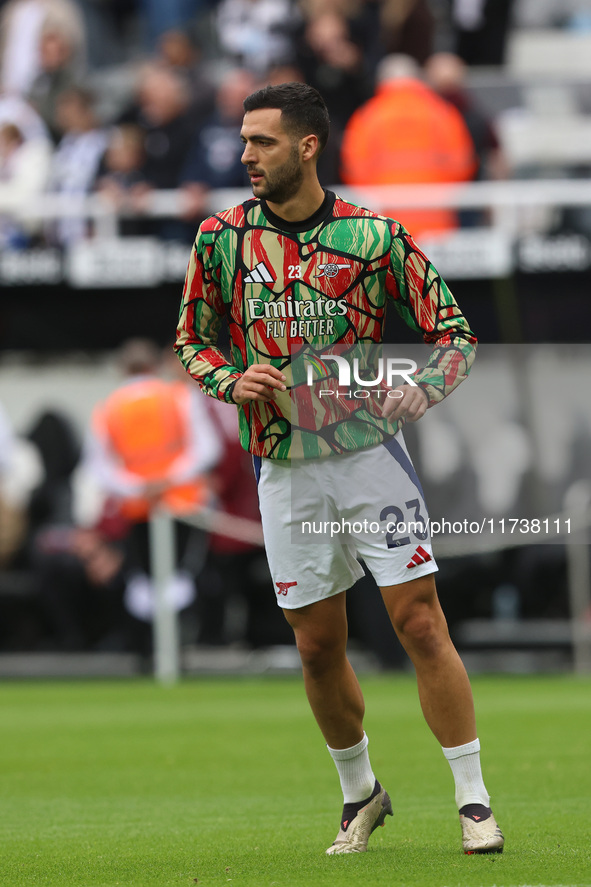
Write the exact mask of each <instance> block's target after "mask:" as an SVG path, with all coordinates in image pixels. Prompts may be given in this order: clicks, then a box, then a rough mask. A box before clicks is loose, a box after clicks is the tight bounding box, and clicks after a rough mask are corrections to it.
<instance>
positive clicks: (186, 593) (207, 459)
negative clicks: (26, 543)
mask: <svg viewBox="0 0 591 887" xmlns="http://www.w3.org/2000/svg"><path fill="white" fill-rule="evenodd" d="M119 365H120V367H121V370H122V372H123V375H124V376H125V380H124V382H123V384H122V385H121V386H120V387H119V388H117V389H116V390H115V391H114V392H113V393H112V394H110V395H109V396H108V397H107V398H106V400H104V401H103V402H102V403H100V404H98V405H97V406H96V407H95V409H94V411H93V414H92V418H91V423H90V430H89V434H88V436H87V441H86V446H85V467H86V469H87V471H88V472H89V474H90V475H91V476H93V477H94V480H95V482H96V483H97V484H98V486H99V487H100V489H101V491H102V492H103V493H104V494H105V495H106V496H108V497H110V498H111V499H112V500H113V501H114V502H115V503H116V504H117V506H118V508H119V510H120V512H121V514H122V516H123V517H124V518H125V519H126V520H128V521H129V522H130V524H131V527H132V529H131V532H130V534H129V537H128V545H127V574H128V582H127V588H126V594H125V604H126V607H127V609H128V610H129V612H130V613H131V614H132V615H133V616H135V617H136V618H138V619H141V620H144V621H150V620H151V617H152V613H153V594H152V587H151V582H150V580H149V578H148V576H149V572H150V556H149V545H148V531H147V527H148V520H149V517H150V512H151V510H152V509H153V508H155V507H158V506H162V507H164V508H166V509H167V510H168V511H170V512H171V514H173V515H175V516H177V517H179V518H182V517H183V516H187V515H190V514H193V513H195V512H196V511H198V510H199V509H200V508H202V507H204V506H205V505H206V504H208V503H209V502H210V498H211V491H210V486H209V482H208V479H207V473H208V472H209V471H210V469H212V468H213V467H214V465H215V464H216V462H217V461H218V459H219V457H220V455H221V451H222V448H221V444H220V442H219V435H218V433H217V431H216V429H215V426H214V425H213V423H212V420H211V419H210V417H209V414H208V412H207V410H206V408H205V406H204V404H203V395H202V394H201V393H200V392H199V391H197V390H196V388H195V387H194V386H189V385H187V384H186V383H185V382H179V381H167V380H165V379H162V378H159V376H158V370H159V366H160V351H159V349H158V348H157V347H156V345H154V344H153V343H152V342H150V341H147V340H143V339H133V340H130V341H128V342H126V343H125V344H124V345H123V346H122V348H121V350H120V352H119ZM175 527H176V537H177V563H178V568H177V573H176V574H175V576H174V577H173V580H172V586H171V590H170V593H171V597H172V600H173V601H174V603H175V606H176V608H177V609H179V610H181V609H184V608H185V607H187V606H189V605H190V604H191V603H192V602H193V600H194V597H195V585H194V574H195V572H196V566H197V565H198V561H199V560H200V557H199V556H196V551H195V549H196V548H204V544H203V540H202V539H201V540H199V542H198V543H197V544H196V545H191V544H190V539H191V536H192V535H193V537H194V536H195V533H194V532H193V531H191V529H190V528H189V527H188V526H187V525H186V524H185V523H183V522H182V521H181V520H179V521H176V522H175ZM193 541H194V542H195V539H194V538H193ZM191 549H193V550H191ZM203 557H204V552H203Z"/></svg>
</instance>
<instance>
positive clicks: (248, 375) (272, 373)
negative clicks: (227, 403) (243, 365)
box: [232, 363, 285, 403]
mask: <svg viewBox="0 0 591 887" xmlns="http://www.w3.org/2000/svg"><path fill="white" fill-rule="evenodd" d="M284 382H285V376H284V375H283V373H282V372H281V370H278V369H277V367H274V366H271V364H269V363H253V364H252V366H249V367H248V369H247V370H245V371H244V373H243V374H242V376H241V377H240V378H239V379H238V381H237V382H236V384H235V385H234V390H233V391H232V400H233V401H234V403H246V402H247V401H249V400H261V401H263V402H265V403H268V402H269V401H270V400H273V399H274V397H275V394H276V392H277V391H285V385H284V384H283V383H284Z"/></svg>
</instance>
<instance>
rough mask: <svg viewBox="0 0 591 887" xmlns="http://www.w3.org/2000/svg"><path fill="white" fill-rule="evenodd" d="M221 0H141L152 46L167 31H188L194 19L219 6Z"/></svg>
mask: <svg viewBox="0 0 591 887" xmlns="http://www.w3.org/2000/svg"><path fill="white" fill-rule="evenodd" d="M218 3H219V0H165V2H163V0H140V7H141V10H142V13H143V15H144V17H145V20H146V24H147V29H148V41H149V43H150V45H151V46H152V47H154V46H155V45H156V42H157V41H158V38H159V37H161V36H162V34H164V33H165V32H166V31H171V30H173V29H174V30H178V31H186V30H187V26H188V25H189V23H190V22H191V21H193V20H198V19H199V17H200V16H201V15H202V14H203V13H205V12H207V11H208V10H209V9H212V8H213V7H214V6H217V4H218Z"/></svg>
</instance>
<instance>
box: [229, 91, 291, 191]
mask: <svg viewBox="0 0 591 887" xmlns="http://www.w3.org/2000/svg"><path fill="white" fill-rule="evenodd" d="M240 138H241V139H242V142H243V144H244V153H243V154H242V163H244V165H245V166H246V170H247V172H248V175H249V177H250V183H251V185H252V191H253V194H254V196H255V197H264V198H265V200H268V201H269V202H270V203H277V204H282V203H286V202H287V201H288V200H290V199H291V198H292V197H294V196H295V195H296V194H297V192H298V191H299V189H300V187H301V184H302V181H303V178H304V174H303V169H302V161H301V158H300V151H299V143H298V142H297V141H296V140H295V139H294V138H293V136H290V135H288V133H286V132H285V130H284V129H283V127H282V126H281V111H280V110H279V108H261V109H259V110H257V111H248V112H247V113H246V114H245V115H244V122H243V124H242V130H241V132H240Z"/></svg>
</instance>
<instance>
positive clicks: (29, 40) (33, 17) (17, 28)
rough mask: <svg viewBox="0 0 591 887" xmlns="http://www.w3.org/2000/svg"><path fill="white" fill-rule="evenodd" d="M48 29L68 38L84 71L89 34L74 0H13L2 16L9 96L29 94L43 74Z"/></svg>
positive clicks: (0, 37) (1, 48) (0, 58)
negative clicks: (43, 38)
mask: <svg viewBox="0 0 591 887" xmlns="http://www.w3.org/2000/svg"><path fill="white" fill-rule="evenodd" d="M44 30H52V31H54V32H59V33H61V34H63V35H64V38H65V39H66V40H67V41H68V43H69V44H70V47H71V51H72V63H73V64H74V65H75V67H76V70H77V72H78V74H81V73H82V72H83V71H84V67H85V55H86V35H85V30H84V20H83V17H82V14H81V12H80V8H79V6H78V4H77V3H75V2H73V0H9V2H8V3H6V4H5V5H4V6H3V8H2V12H1V13H0V71H1V76H0V81H1V83H2V88H3V89H4V91H5V92H8V93H17V94H26V93H28V92H29V90H30V89H31V86H32V84H33V82H34V80H35V78H36V77H37V75H38V74H39V73H41V52H40V46H41V36H42V33H43V32H44Z"/></svg>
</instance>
